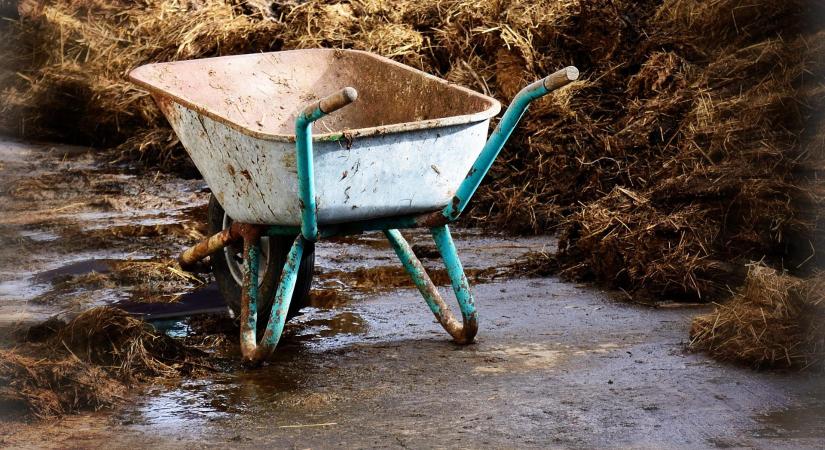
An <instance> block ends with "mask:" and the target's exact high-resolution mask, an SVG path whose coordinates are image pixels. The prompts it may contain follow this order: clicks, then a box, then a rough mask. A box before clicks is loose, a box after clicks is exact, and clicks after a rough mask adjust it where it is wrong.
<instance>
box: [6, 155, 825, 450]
mask: <svg viewBox="0 0 825 450" xmlns="http://www.w3.org/2000/svg"><path fill="white" fill-rule="evenodd" d="M207 198H208V191H207V189H206V186H205V185H204V184H203V182H202V181H199V180H182V179H178V178H174V177H170V176H168V175H163V174H157V175H156V176H152V177H145V176H142V177H137V176H134V175H131V174H130V168H129V167H128V166H127V165H119V164H116V163H109V162H104V161H101V160H100V157H97V158H95V157H93V156H92V155H91V154H90V153H88V152H86V151H85V150H84V149H73V148H67V147H59V148H54V147H51V146H47V145H30V144H17V143H12V142H3V143H0V211H2V215H0V244H2V245H0V332H2V333H1V335H2V336H3V345H4V346H13V345H14V341H13V337H12V335H13V334H14V333H13V331H14V330H15V329H19V328H21V327H23V326H25V325H26V324H31V323H36V322H39V321H42V320H44V319H45V318H47V317H50V316H52V315H55V314H61V315H64V316H71V315H72V314H75V313H77V312H79V311H82V310H84V309H86V308H89V307H91V306H94V305H101V304H119V305H125V306H126V307H127V308H130V310H132V311H135V312H143V313H150V314H153V315H154V316H153V317H151V319H152V320H153V321H154V323H155V324H156V326H157V327H159V328H163V329H165V330H167V332H168V333H170V334H172V335H175V336H186V335H187V334H189V333H192V332H193V331H192V326H191V325H192V323H193V322H192V320H196V319H188V318H186V317H180V309H188V310H189V311H193V310H197V312H201V313H210V314H225V308H223V307H222V305H221V299H220V297H219V294H218V293H217V290H216V289H215V287H214V285H213V284H212V280H211V279H210V277H209V276H191V275H188V274H185V273H182V272H179V271H177V270H176V269H175V267H174V264H172V258H174V256H175V254H176V253H177V252H178V251H179V250H180V249H182V248H183V247H184V246H185V245H187V244H189V243H191V242H193V241H194V240H196V239H197V238H199V237H201V236H202V235H203V233H204V232H205V230H204V228H203V225H202V224H203V223H204V214H205V205H206V201H207ZM457 231H458V232H457V237H456V243H457V246H458V248H459V252H460V254H461V256H462V258H463V260H464V262H465V265H466V266H467V268H468V272H469V274H470V276H471V278H473V279H475V289H474V292H475V294H476V298H477V302H478V305H479V312H480V315H481V320H480V330H481V331H480V333H479V336H478V340H477V343H475V344H473V345H470V346H465V347H461V346H457V345H454V344H453V343H451V342H450V341H449V340H448V339H447V335H446V334H445V333H444V332H443V330H441V329H440V327H439V326H438V324H436V323H435V322H434V321H433V318H432V315H431V314H430V313H429V311H428V310H427V308H426V306H425V304H424V302H423V300H422V299H421V298H420V296H419V294H418V293H417V291H415V290H414V289H413V288H412V287H411V284H410V283H409V282H408V281H407V279H406V275H405V274H404V273H403V272H402V271H401V270H400V266H399V265H398V264H397V262H396V261H395V259H394V255H393V254H392V252H391V251H390V249H389V247H388V246H387V245H386V244H385V243H384V241H383V240H382V238H381V235H379V234H370V235H365V236H361V237H357V238H346V239H339V240H336V241H332V242H324V243H322V244H319V246H318V248H317V255H316V261H317V265H316V277H315V284H314V288H313V299H312V302H311V303H312V307H311V308H307V309H306V310H305V313H304V314H303V315H302V316H300V317H298V318H296V319H295V320H293V321H292V322H291V323H290V324H289V325H288V327H287V331H286V334H285V336H284V338H283V340H282V344H281V345H280V346H279V349H278V351H277V352H276V356H275V357H274V358H273V360H272V361H271V363H270V364H269V365H267V366H266V367H264V368H261V369H257V370H245V369H241V368H239V367H231V368H230V369H228V370H223V371H217V372H213V373H211V374H209V375H207V376H204V377H198V378H185V379H180V380H170V381H166V382H158V383H155V384H153V385H148V386H140V387H138V388H136V389H135V392H134V396H133V398H131V399H130V400H129V401H127V402H124V403H123V404H122V405H121V406H118V407H116V408H114V409H113V410H106V411H99V412H96V413H82V414H79V415H75V416H68V417H64V418H62V419H57V420H54V421H49V422H37V421H33V420H30V419H26V418H24V417H20V416H17V415H14V414H5V413H4V414H3V415H2V420H0V444H2V445H4V446H17V447H21V446H22V447H25V446H29V447H42V446H52V447H61V448H65V447H98V446H102V445H106V446H109V447H140V448H142V447H147V446H150V445H151V446H155V447H160V448H202V447H205V446H211V447H221V448H222V447H237V448H246V447H299V448H307V447H314V448H329V447H416V448H420V447H465V448H466V447H509V448H512V447H543V448H546V447H576V448H592V447H621V448H626V447H633V448H676V447H681V448H697V447H699V448H701V447H717V448H739V447H757V448H777V447H779V448H822V447H823V446H825V425H823V424H825V420H823V419H825V389H823V388H825V383H823V380H822V379H821V378H820V377H819V376H814V375H810V374H783V373H758V372H753V371H750V370H748V369H744V368H739V367H732V366H729V365H724V364H720V363H717V362H715V361H712V360H709V359H708V358H706V357H705V356H703V355H701V354H699V355H696V354H688V353H686V352H685V343H686V342H685V341H686V339H687V335H688V328H689V324H690V319H691V318H692V317H693V316H694V315H695V314H697V313H699V312H701V311H704V307H673V305H670V307H664V306H663V307H659V308H650V307H643V306H639V305H632V304H627V303H624V302H621V301H619V300H617V296H616V295H614V294H613V293H609V292H603V291H600V290H597V289H594V288H592V287H589V286H585V285H576V284H571V283H566V282H562V281H560V280H558V279H555V278H541V279H524V278H513V277H508V276H507V275H506V271H505V270H503V269H504V268H505V267H506V266H507V265H508V264H509V263H510V262H512V261H513V260H514V259H515V258H517V257H519V256H520V255H523V254H524V253H526V252H528V251H538V250H542V249H544V250H545V251H552V250H553V249H554V248H555V243H554V241H553V239H552V238H549V237H531V238H524V237H519V238H513V237H508V236H502V235H494V234H489V233H482V232H480V231H477V230H462V229H459V230H457ZM408 236H409V237H410V238H411V241H412V242H413V243H414V244H416V250H417V253H418V254H419V255H420V256H421V257H422V258H423V260H424V261H425V263H426V264H427V265H428V266H430V267H432V268H436V267H437V262H438V261H437V259H435V258H432V246H431V245H430V244H429V243H428V240H427V236H426V235H425V234H422V233H408ZM439 277H440V275H438V273H436V275H435V276H434V278H435V279H436V280H438V279H439ZM181 304H182V305H184V306H183V307H181V306H180V305H181ZM176 308H177V309H176ZM229 356H233V355H229ZM234 356H237V355H234Z"/></svg>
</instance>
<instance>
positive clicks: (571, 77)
mask: <svg viewBox="0 0 825 450" xmlns="http://www.w3.org/2000/svg"><path fill="white" fill-rule="evenodd" d="M578 78H579V69H577V68H575V67H573V66H569V67H565V68H564V69H561V70H559V71H557V72H555V73H553V74H551V75H548V76H546V77H544V78H542V79H540V80H538V81H535V82H533V83H531V84H529V85H527V86H526V87H525V88H524V89H522V90H521V91H519V93H518V94H516V96H515V98H513V101H512V102H511V103H510V106H508V107H507V111H506V112H505V113H504V116H502V117H501V121H500V122H499V123H498V126H496V129H495V130H493V133H492V134H490V137H489V139H487V143H486V144H484V148H483V149H481V153H480V154H479V155H478V158H477V159H476V161H475V162H474V163H473V166H472V167H471V168H470V171H469V172H468V173H467V177H466V178H464V181H462V182H461V185H459V187H458V189H457V190H456V192H455V195H454V196H453V200H452V201H451V202H450V203H449V204H448V205H447V206H446V207H445V208H444V210H443V211H442V212H441V214H442V215H443V216H444V217H445V218H446V220H447V221H448V222H452V221H454V220H456V219H458V216H460V215H461V212H462V211H464V208H465V207H466V206H467V204H468V203H469V202H470V199H471V198H472V197H473V194H475V192H476V189H478V186H479V185H480V184H481V180H483V179H484V176H485V175H487V172H488V171H489V170H490V167H492V166H493V162H495V160H496V157H498V154H499V152H500V151H501V149H502V147H504V144H505V143H506V142H507V139H509V138H510V135H511V134H512V133H513V130H514V129H515V128H516V126H517V125H518V123H519V121H520V120H521V118H522V116H524V113H525V112H526V111H527V107H528V106H530V103H531V102H532V101H533V100H536V99H538V98H540V97H543V96H545V95H547V94H549V93H550V92H552V91H554V90H556V89H559V88H561V87H563V86H565V85H567V84H568V83H570V82H572V81H575V80H577V79H578Z"/></svg>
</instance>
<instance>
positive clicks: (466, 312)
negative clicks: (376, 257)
mask: <svg viewBox="0 0 825 450" xmlns="http://www.w3.org/2000/svg"><path fill="white" fill-rule="evenodd" d="M431 231H432V234H433V239H434V240H435V244H436V246H437V247H438V250H439V251H440V252H441V257H442V259H443V260H444V265H445V266H446V268H447V274H448V275H449V276H450V282H451V284H452V285H453V291H454V292H455V294H456V298H457V299H458V304H459V306H460V307H461V316H462V319H463V324H462V323H459V322H458V320H456V318H455V316H453V313H452V311H451V310H450V307H449V306H448V305H447V303H446V302H444V299H443V298H442V297H441V294H440V293H439V292H438V288H437V287H436V286H435V284H433V282H432V280H430V276H429V275H427V270H426V269H425V268H424V266H423V265H422V264H421V261H419V260H418V258H416V256H415V254H414V253H413V251H412V248H410V245H409V244H408V243H407V241H406V240H405V239H404V237H403V236H402V235H401V233H400V232H399V231H398V230H384V234H385V235H386V236H387V239H388V240H389V241H390V244H391V245H392V247H393V249H394V250H395V253H396V255H398V258H399V259H400V260H401V263H402V264H403V265H404V268H405V269H407V272H408V273H409V274H410V276H411V277H412V280H413V282H414V283H415V285H416V287H418V290H419V292H421V295H422V296H424V300H425V301H426V302H427V305H428V306H429V307H430V310H431V311H432V312H433V314H434V315H435V318H436V320H438V322H439V323H440V324H441V326H442V327H444V329H445V330H447V333H449V334H450V336H452V337H453V339H454V340H455V341H456V342H458V343H459V344H469V343H471V342H473V338H475V335H476V332H477V331H478V314H477V313H476V310H475V301H474V300H473V294H472V292H470V285H469V283H468V281H467V277H466V276H465V275H464V269H463V268H462V267H461V261H460V260H459V259H458V254H457V252H456V249H455V245H453V240H452V238H451V237H450V230H449V228H447V226H446V225H443V226H440V227H435V228H433V229H432V230H431Z"/></svg>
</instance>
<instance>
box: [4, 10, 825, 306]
mask: <svg viewBox="0 0 825 450" xmlns="http://www.w3.org/2000/svg"><path fill="white" fill-rule="evenodd" d="M20 9H21V16H22V19H21V20H20V21H13V22H7V23H5V24H4V25H2V28H0V39H2V40H3V42H5V43H6V46H5V49H0V60H2V61H4V64H3V66H4V67H2V68H0V86H2V92H0V132H5V133H13V134H16V135H21V136H27V137H36V138H38V139H54V140H60V141H64V142H70V143H81V144H90V145H94V146H99V147H104V148H117V149H118V150H117V151H118V153H119V154H120V155H122V156H123V157H126V158H139V159H143V160H146V161H147V162H149V163H150V164H155V165H160V166H164V167H168V168H170V169H175V168H177V169H180V168H181V167H183V166H184V165H186V164H188V162H186V161H187V160H186V157H185V155H184V153H183V152H182V151H181V149H180V146H179V144H178V142H177V140H176V139H175V137H174V135H173V133H172V132H171V130H170V129H169V128H168V126H167V125H166V123H165V122H164V120H163V118H162V117H161V116H160V114H159V112H158V110H157V109H156V108H155V106H154V105H153V104H152V101H151V99H150V98H149V97H148V96H147V95H146V93H145V92H142V91H140V90H139V89H136V88H135V87H133V86H132V85H131V84H130V83H129V82H128V81H127V80H126V78H125V75H126V73H127V72H128V71H129V70H130V69H132V68H134V67H136V66H138V65H141V64H145V63H148V62H156V61H170V60H180V59H189V58H198V57H205V56H216V55H226V54H236V53H249V52H259V51H274V50H286V49H294V48H310V47H337V48H355V49H362V50H368V51H372V52H376V53H380V54H383V55H385V56H388V57H390V58H393V59H395V60H398V61H401V62H403V63H405V64H409V65H412V66H414V67H417V68H419V69H422V70H424V71H427V72H429V73H433V74H436V75H438V76H441V77H444V78H446V79H448V80H450V81H452V82H455V83H459V84H462V85H465V86H467V87H470V88H472V89H475V90H478V91H481V92H485V93H488V94H490V95H493V96H495V97H496V98H498V99H499V100H501V101H502V102H503V103H504V104H506V103H507V102H508V101H509V99H510V98H512V96H513V95H514V94H515V93H516V92H517V91H518V89H519V88H520V87H522V86H523V85H525V84H526V83H528V82H530V81H532V80H534V79H537V78H539V77H540V76H542V75H544V74H548V73H551V72H553V71H554V70H556V69H558V68H560V67H563V66H565V65H570V64H573V65H576V66H577V67H579V68H580V69H581V71H582V80H581V81H579V82H576V83H574V84H573V85H571V86H569V87H568V88H566V89H564V90H562V91H561V92H558V93H557V94H555V95H554V96H552V97H551V98H547V99H543V100H542V101H540V102H538V103H537V104H535V105H534V106H533V107H532V108H531V110H530V111H529V112H528V114H527V115H526V116H525V118H524V121H523V124H522V126H521V127H520V128H519V129H518V130H517V132H516V134H515V135H514V137H513V139H511V142H510V143H509V145H508V146H507V147H506V148H505V151H504V152H503V154H502V157H501V158H500V160H499V162H498V163H497V164H496V165H495V167H494V169H493V170H492V172H491V174H490V176H489V177H488V179H487V180H486V182H485V184H484V186H483V187H482V189H481V190H480V192H479V195H478V196H477V198H476V200H475V201H474V203H473V205H472V209H471V211H469V213H468V216H470V217H469V218H470V219H471V220H470V221H479V222H480V223H482V224H487V225H492V226H495V227H497V228H499V229H510V230H513V231H516V232H525V233H540V232H548V231H556V232H558V233H560V237H561V245H560V249H559V253H558V255H553V256H552V257H537V258H534V260H533V261H531V263H530V264H536V263H537V264H539V265H541V266H543V268H544V269H545V270H553V271H557V272H561V273H562V274H564V275H567V276H570V277H574V278H578V279H592V280H596V281H599V282H601V283H604V284H607V285H609V286H611V287H614V288H621V289H624V290H625V291H626V292H628V295H630V296H632V297H634V298H667V299H677V300H688V301H696V300H700V301H711V300H723V299H725V298H727V297H729V296H730V290H731V289H735V288H736V287H737V286H739V285H741V284H742V283H743V282H744V280H745V278H746V276H747V272H748V269H747V267H748V266H747V264H749V263H750V262H751V261H762V262H763V264H766V265H768V266H771V267H773V268H775V269H779V270H785V269H787V270H790V271H791V272H793V274H794V275H795V276H803V277H804V276H809V275H810V274H811V273H813V271H814V270H815V269H816V267H817V266H821V263H822V259H821V257H820V256H819V255H820V254H821V252H816V251H815V250H814V249H816V248H821V246H820V244H821V242H822V230H823V224H822V221H821V219H820V217H819V214H818V211H819V210H820V209H821V205H822V195H823V193H825V190H823V187H822V183H821V181H820V180H822V175H823V174H822V173H821V171H822V170H823V168H825V165H823V152H822V147H823V134H822V132H823V131H825V129H823V128H822V126H821V125H820V124H821V123H823V122H822V120H821V119H822V118H821V117H819V116H818V114H817V112H819V111H822V104H823V100H825V91H824V90H823V83H822V81H823V63H824V62H825V27H823V24H822V18H823V16H825V9H823V7H822V6H819V2H814V1H804V0H791V1H782V2H776V1H769V0H748V1H745V0H711V1H688V0H664V1H662V0H658V1H652V0H641V1H626V0H587V1H586V0H558V1H527V0H514V1H495V0H481V1H468V0H442V1H436V0H419V1H407V0H404V1H393V2H390V1H377V0H352V1H308V2H298V1H275V2H269V1H263V0H255V1H247V2H244V1H240V0H141V1H126V0H51V1H35V0H23V1H22V2H21V7H20ZM465 220H466V219H465ZM818 246H820V247H818ZM766 295H767V294H766Z"/></svg>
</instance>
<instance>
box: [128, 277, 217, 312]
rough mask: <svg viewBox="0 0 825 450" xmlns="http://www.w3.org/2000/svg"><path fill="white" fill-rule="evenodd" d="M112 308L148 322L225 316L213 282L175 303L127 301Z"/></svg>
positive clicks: (180, 297) (185, 295) (178, 299)
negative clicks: (214, 315) (194, 316)
mask: <svg viewBox="0 0 825 450" xmlns="http://www.w3.org/2000/svg"><path fill="white" fill-rule="evenodd" d="M114 306H117V307H118V308H121V309H123V310H125V311H126V312H129V313H131V314H134V315H136V316H140V317H142V318H143V319H145V320H148V321H161V320H169V319H175V318H177V319H180V318H185V317H188V316H193V315H196V314H227V307H226V303H225V302H224V300H223V296H222V295H221V293H220V290H219V289H218V285H217V283H214V282H213V283H210V284H207V285H205V286H202V287H200V288H198V289H194V290H192V291H190V292H187V293H185V294H183V295H181V296H179V297H178V298H177V301H175V302H170V303H144V302H141V301H139V300H127V301H122V302H118V303H116V304H115V305H114Z"/></svg>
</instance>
